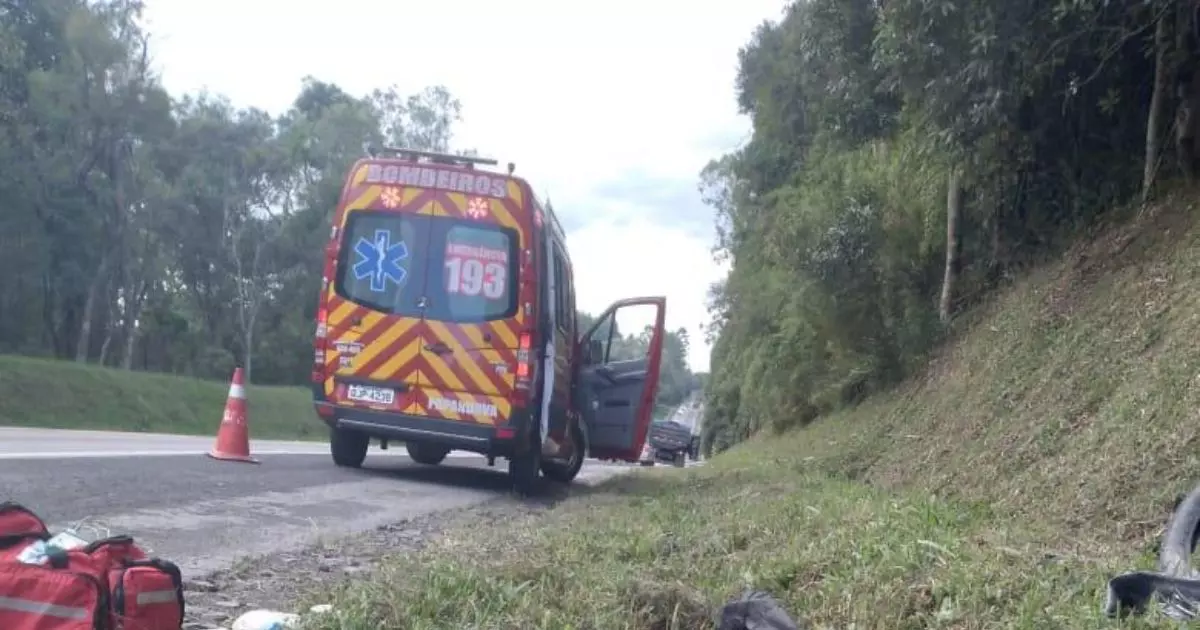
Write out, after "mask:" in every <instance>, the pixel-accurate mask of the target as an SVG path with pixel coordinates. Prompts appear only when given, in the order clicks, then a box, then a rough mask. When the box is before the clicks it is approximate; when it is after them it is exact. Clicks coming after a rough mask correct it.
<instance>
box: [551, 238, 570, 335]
mask: <svg viewBox="0 0 1200 630" xmlns="http://www.w3.org/2000/svg"><path fill="white" fill-rule="evenodd" d="M553 247H554V321H555V322H556V323H557V325H558V329H559V330H561V331H562V332H563V333H567V332H569V330H570V329H569V328H568V327H567V317H569V316H570V314H569V313H568V312H567V310H568V309H567V307H566V306H567V286H566V279H567V278H566V274H565V273H564V271H565V270H566V265H564V264H563V253H562V248H561V247H559V246H558V243H554V244H553Z"/></svg>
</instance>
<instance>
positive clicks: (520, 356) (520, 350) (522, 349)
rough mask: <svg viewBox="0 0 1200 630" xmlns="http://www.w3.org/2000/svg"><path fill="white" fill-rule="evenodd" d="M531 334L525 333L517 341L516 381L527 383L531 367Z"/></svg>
mask: <svg viewBox="0 0 1200 630" xmlns="http://www.w3.org/2000/svg"><path fill="white" fill-rule="evenodd" d="M532 348H533V333H531V332H529V331H525V332H523V333H521V336H520V337H519V338H518V340H517V379H518V380H523V381H526V383H528V381H529V373H530V368H531V367H532V354H533V353H532V352H530V350H531V349H532Z"/></svg>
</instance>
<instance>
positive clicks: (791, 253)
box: [701, 0, 1200, 450]
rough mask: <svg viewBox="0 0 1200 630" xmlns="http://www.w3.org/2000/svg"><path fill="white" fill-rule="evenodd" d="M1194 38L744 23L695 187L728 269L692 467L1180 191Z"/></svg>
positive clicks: (926, 14)
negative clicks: (1116, 220) (1099, 227)
mask: <svg viewBox="0 0 1200 630" xmlns="http://www.w3.org/2000/svg"><path fill="white" fill-rule="evenodd" d="M1197 26H1198V25H1197V21H1196V8H1195V5H1194V3H1191V2H1182V1H1178V0H1149V1H1147V2H1139V3H1120V2H1118V3H1109V2H1072V1H1066V0H1055V1H1051V2H1043V1H1041V0H1014V1H1013V2H1005V3H999V4H998V3H995V2H986V1H983V0H967V1H963V2H954V1H951V0H890V1H889V2H874V1H871V0H805V1H800V2H794V3H793V4H792V5H791V6H790V7H789V8H788V9H787V10H786V13H785V16H784V17H783V18H782V20H780V21H778V22H768V23H765V24H763V25H762V26H761V27H759V28H758V30H757V31H756V32H755V33H754V34H753V37H752V38H751V41H750V42H749V43H748V44H747V45H746V46H745V47H744V48H743V49H742V50H741V52H740V59H739V61H740V72H739V77H738V82H737V94H738V96H737V98H738V105H739V107H740V109H741V111H742V112H744V113H746V114H748V115H749V116H751V118H752V120H753V135H752V137H751V139H750V141H749V142H748V143H747V144H746V145H745V146H743V147H742V148H740V149H739V150H737V151H735V152H733V153H730V154H728V155H725V156H723V157H721V158H720V159H717V160H714V161H713V162H711V163H710V164H709V165H708V166H707V167H706V168H705V170H704V172H703V174H702V181H703V183H702V186H701V188H702V191H703V193H704V194H705V197H706V200H707V201H708V202H709V203H710V204H711V205H712V206H714V207H715V209H716V211H717V216H718V227H719V232H720V242H719V244H718V251H719V254H720V255H721V256H724V257H726V258H727V259H729V260H730V261H731V263H732V271H731V273H730V275H729V277H728V278H727V279H726V280H725V281H724V282H722V283H720V284H719V285H717V286H715V287H714V288H713V291H712V294H711V296H710V297H711V306H712V312H713V315H714V324H713V329H712V331H710V335H711V336H712V337H713V340H714V349H713V355H712V364H713V369H712V378H711V379H710V380H709V382H708V385H707V401H708V404H707V406H706V413H707V418H706V421H705V427H706V429H707V430H706V437H705V444H706V448H715V449H717V450H720V449H723V448H726V447H727V446H729V445H730V444H732V443H735V442H737V441H739V440H742V439H745V438H746V437H748V436H749V435H751V434H753V433H755V432H756V431H758V430H760V429H764V428H771V429H779V428H784V427H786V426H790V425H795V424H802V423H806V422H808V421H810V420H811V419H813V418H814V417H816V416H817V415H819V414H821V413H824V412H827V411H830V410H832V409H835V408H837V407H839V406H842V405H844V404H847V403H854V402H857V401H860V400H862V399H863V397H864V396H865V395H867V394H869V393H871V392H874V391H879V390H880V389H882V388H885V387H887V386H888V385H890V384H893V383H896V382H898V381H899V380H900V379H902V378H903V377H904V376H906V375H909V374H912V373H913V371H914V369H915V368H917V367H918V366H921V365H923V364H924V362H925V360H926V357H927V356H928V352H929V351H930V349H931V348H932V347H933V346H934V344H935V343H936V342H937V341H938V340H939V339H941V338H942V337H943V335H944V332H945V331H946V328H947V325H948V324H949V323H950V322H951V321H952V319H953V318H954V316H955V315H956V314H958V313H961V312H962V311H963V309H964V308H965V307H967V306H970V305H972V304H976V303H978V302H979V301H980V300H982V299H983V298H984V297H985V296H986V295H987V294H988V293H989V292H990V291H992V290H994V289H995V288H996V287H997V286H998V285H1001V284H1004V283H1006V282H1008V281H1009V280H1010V279H1011V278H1012V277H1013V276H1014V275H1015V272H1017V271H1019V270H1020V269H1021V268H1022V267H1023V266H1025V265H1027V264H1028V263H1029V262H1031V261H1036V260H1038V259H1040V258H1042V257H1044V256H1046V255H1048V254H1051V253H1055V252H1060V251H1061V250H1062V248H1063V247H1064V246H1065V245H1066V244H1068V243H1070V242H1072V240H1073V239H1074V238H1075V237H1076V236H1077V235H1078V234H1079V233H1080V231H1081V230H1082V229H1083V228H1085V227H1086V226H1088V225H1090V224H1092V223H1094V222H1095V220H1096V218H1097V217H1098V216H1099V215H1100V214H1101V213H1102V212H1104V211H1105V210H1106V209H1107V208H1111V207H1114V206H1118V205H1121V204H1123V203H1125V202H1129V201H1138V200H1139V197H1147V198H1148V197H1150V196H1152V195H1153V194H1155V189H1156V182H1161V181H1163V180H1164V179H1170V178H1173V177H1175V176H1177V175H1179V174H1181V173H1182V174H1184V175H1188V176H1190V175H1191V174H1192V173H1193V172H1194V169H1195V166H1196V164H1195V161H1194V157H1193V156H1195V155H1196V154H1197V153H1198V152H1197V151H1196V145H1195V143H1196V138H1197V137H1198V136H1200V134H1197V133H1196V125H1197V124H1200V116H1193V115H1192V114H1191V112H1194V111H1195V112H1200V72H1196V70H1197V68H1196V65H1197V59H1200V57H1197V55H1196V54H1195V52H1196V50H1197V47H1198V45H1200V42H1197V38H1196V32H1197ZM1170 147H1174V148H1175V149H1177V150H1176V151H1175V152H1174V153H1172V152H1171V151H1169V150H1167V149H1168V148H1170ZM1177 158H1178V159H1177ZM1159 187H1160V186H1159Z"/></svg>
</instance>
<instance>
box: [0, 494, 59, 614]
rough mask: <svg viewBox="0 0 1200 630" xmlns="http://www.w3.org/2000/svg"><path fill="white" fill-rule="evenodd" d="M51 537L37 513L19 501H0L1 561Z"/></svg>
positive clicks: (14, 558)
mask: <svg viewBox="0 0 1200 630" xmlns="http://www.w3.org/2000/svg"><path fill="white" fill-rule="evenodd" d="M49 538H50V531H49V530H47V529H46V524H45V523H43V522H42V519H40V518H38V516H37V514H34V513H33V512H32V511H30V510H29V509H28V508H26V507H25V506H23V505H20V504H18V503H13V502H11V501H4V502H3V503H0V562H4V561H7V560H13V561H15V560H16V558H17V555H18V554H20V553H21V551H22V550H23V549H25V547H27V546H29V545H30V544H31V543H34V542H37V541H39V540H48V539H49ZM3 627H4V626H0V628H3Z"/></svg>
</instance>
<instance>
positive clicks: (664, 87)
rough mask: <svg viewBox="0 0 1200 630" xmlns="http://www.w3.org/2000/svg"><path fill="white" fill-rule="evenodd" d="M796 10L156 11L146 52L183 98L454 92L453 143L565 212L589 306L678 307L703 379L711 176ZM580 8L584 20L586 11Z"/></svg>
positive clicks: (276, 0) (697, 6) (194, 4)
mask: <svg viewBox="0 0 1200 630" xmlns="http://www.w3.org/2000/svg"><path fill="white" fill-rule="evenodd" d="M784 4H785V2H784V0H712V1H710V2H696V1H695V0H691V1H684V0H653V1H650V0H642V1H640V2H634V1H633V0H610V1H609V2H604V3H600V4H598V5H597V4H595V3H584V2H563V1H561V0H560V1H559V2H551V1H549V0H505V1H503V2H485V1H484V0H437V1H436V2H421V3H417V2H412V1H411V0H391V1H387V0H339V1H337V2H312V3H308V2H295V1H294V0H292V1H289V2H284V1H282V0H253V1H252V2H246V1H243V2H238V3H235V2H233V1H232V0H204V1H203V2H198V1H196V0H147V11H146V18H147V25H148V27H149V29H150V31H151V34H152V35H151V37H152V39H151V52H152V54H153V56H154V61H155V64H156V66H157V69H158V71H159V72H160V73H161V74H162V77H163V81H164V83H165V84H166V87H167V88H168V89H169V90H170V91H171V92H172V93H175V94H181V93H184V92H195V91H198V90H201V89H207V90H209V91H210V92H214V93H220V94H223V95H225V96H227V97H229V98H230V99H231V100H232V101H233V102H234V103H235V104H236V105H239V106H255V107H260V108H263V109H266V110H268V111H270V112H272V113H281V112H283V111H284V110H286V109H287V108H288V106H289V105H290V104H291V102H292V100H293V99H294V98H295V96H296V94H297V92H298V90H299V89H300V82H301V78H302V77H303V76H305V75H309V74H311V75H313V76H315V77H316V78H318V79H321V80H323V81H331V82H334V83H337V84H338V85H340V86H341V87H342V88H343V89H345V90H347V91H348V92H350V93H352V94H356V95H363V94H366V93H368V92H370V91H371V90H372V89H374V88H377V87H387V86H389V85H396V86H397V88H398V89H399V90H400V91H401V92H402V93H412V92H416V91H419V90H421V89H422V88H424V87H425V86H427V85H434V84H442V85H445V86H446V87H447V88H448V89H449V90H450V92H451V93H452V94H453V95H454V96H455V97H457V98H458V99H459V100H460V101H461V102H462V104H463V121H462V122H461V123H460V124H459V126H458V127H457V131H456V133H455V138H454V140H453V142H452V144H453V145H454V146H455V147H456V148H474V149H477V150H479V151H480V153H481V154H483V155H485V156H489V157H494V158H496V159H498V160H500V162H501V164H503V163H505V162H510V161H511V162H515V163H516V165H517V171H516V172H517V174H518V175H521V176H523V177H525V178H526V179H528V180H529V182H530V184H531V185H532V186H533V187H534V189H535V190H536V191H538V192H539V193H540V194H541V195H542V196H543V198H545V197H546V196H548V197H549V198H550V199H551V200H552V201H553V203H554V208H555V210H556V211H557V212H558V214H559V217H560V219H561V220H562V222H563V224H564V227H565V229H566V230H567V239H568V247H569V249H570V252H571V257H572V259H573V262H574V264H575V269H576V287H577V289H576V290H577V296H578V297H577V300H578V307H579V308H580V309H582V310H585V311H590V312H592V313H597V312H599V311H600V310H602V309H604V307H606V306H607V305H608V304H609V303H611V302H612V301H613V300H616V299H619V298H622V297H628V296H633V295H666V296H667V325H668V326H669V327H671V328H676V327H680V326H683V327H686V328H687V329H688V331H689V332H690V334H691V338H692V340H693V348H692V352H691V356H690V357H688V360H689V362H690V363H691V365H692V368H693V369H694V370H707V369H708V358H709V350H710V349H709V348H708V347H707V346H706V345H704V343H703V334H702V332H701V328H700V326H701V324H703V323H707V321H708V315H707V312H706V309H705V292H706V291H707V288H708V286H709V285H710V284H711V283H712V282H714V281H716V280H717V279H719V278H720V277H721V276H722V274H723V273H724V270H723V269H722V268H720V267H719V266H718V265H717V264H716V263H714V262H713V260H712V256H711V254H710V248H711V246H712V242H713V238H714V231H713V227H712V211H711V209H709V208H708V207H706V206H704V205H703V204H702V203H701V201H700V195H699V192H698V190H697V187H696V186H697V183H698V174H699V172H700V169H701V168H703V167H704V165H705V164H706V163H707V162H708V160H709V159H711V158H714V157H718V156H719V155H721V154H723V153H725V152H727V151H729V150H731V149H733V148H735V147H737V146H738V145H739V144H741V143H742V142H744V141H745V139H746V138H747V136H748V133H749V121H748V120H746V119H745V118H744V117H741V116H739V115H738V114H737V108H736V103H735V97H734V91H733V82H734V78H735V75H736V71H737V50H738V48H739V47H740V46H742V45H743V44H745V43H746V41H748V39H749V37H750V34H751V32H752V30H753V29H754V27H755V26H756V25H757V24H759V23H760V22H762V21H763V20H765V19H771V20H774V19H777V18H778V17H779V16H780V15H781V12H782V10H783V7H784ZM572 7H575V8H574V9H573V8H572Z"/></svg>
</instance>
